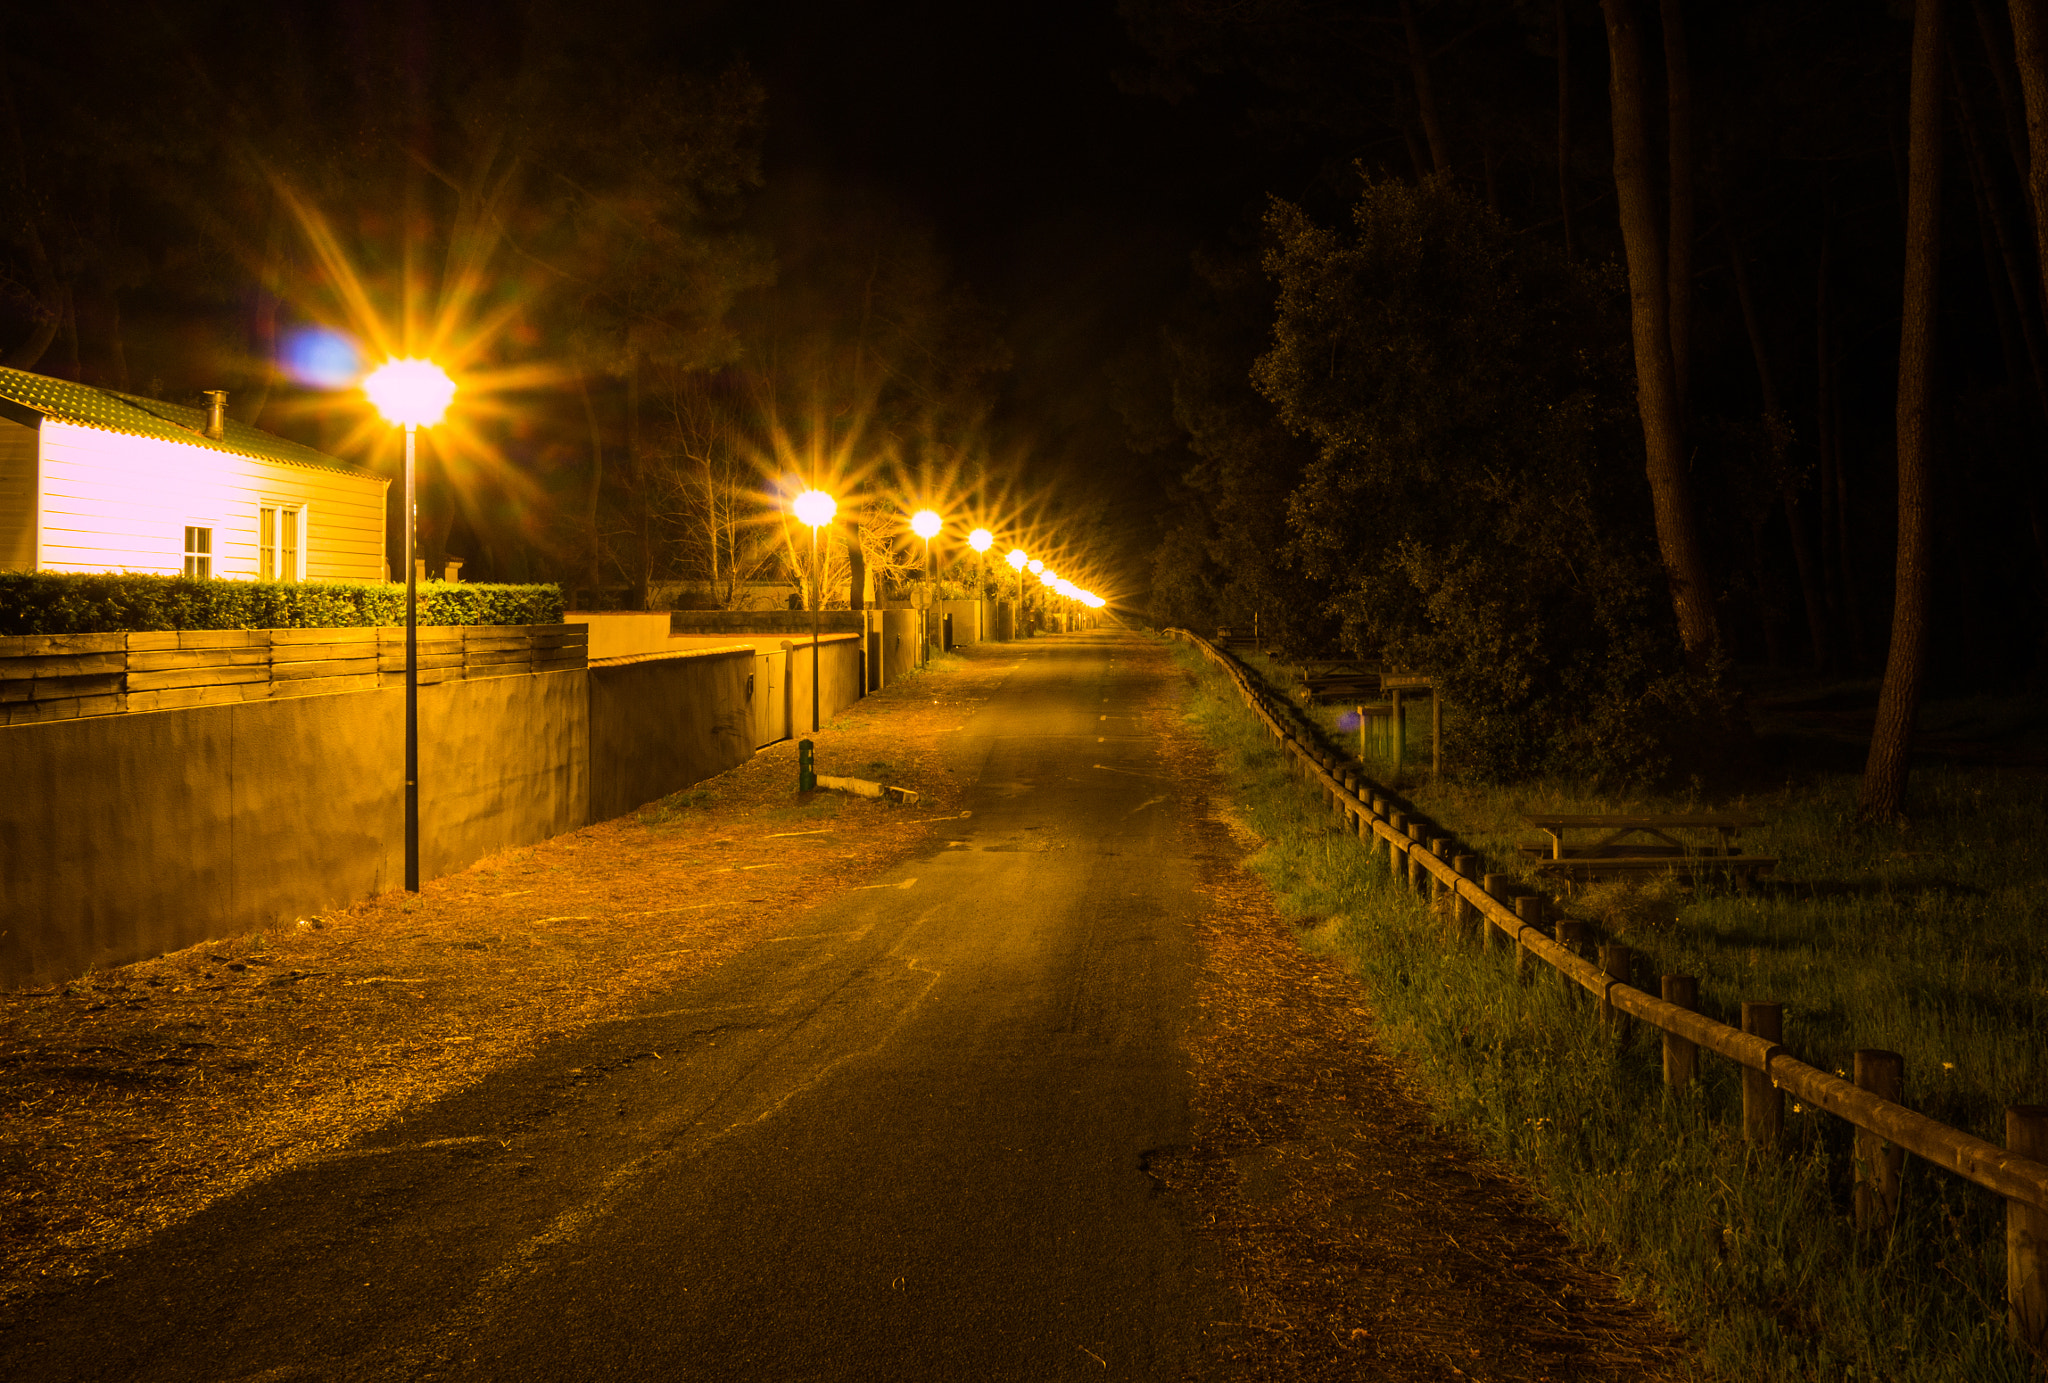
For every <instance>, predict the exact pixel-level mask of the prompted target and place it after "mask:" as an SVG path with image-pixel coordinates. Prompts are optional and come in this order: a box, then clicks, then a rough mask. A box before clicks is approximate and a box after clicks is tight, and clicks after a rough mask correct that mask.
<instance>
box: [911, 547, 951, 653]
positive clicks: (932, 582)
mask: <svg viewBox="0 0 2048 1383" xmlns="http://www.w3.org/2000/svg"><path fill="white" fill-rule="evenodd" d="M943 527H945V520H943V519H941V518H940V517H939V516H938V514H937V513H935V512H933V511H932V510H930V509H920V510H918V511H917V512H916V513H915V514H912V515H911V516H910V531H911V532H912V533H915V534H916V535H917V536H918V537H920V538H922V539H924V583H925V590H924V657H923V658H922V659H921V660H920V662H921V663H929V662H931V656H932V605H933V603H934V602H935V600H936V598H937V596H938V574H937V573H936V572H935V571H933V570H932V539H934V538H936V537H938V536H939V530H940V529H941V528H943Z"/></svg>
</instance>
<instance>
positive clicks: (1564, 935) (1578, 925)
mask: <svg viewBox="0 0 2048 1383" xmlns="http://www.w3.org/2000/svg"><path fill="white" fill-rule="evenodd" d="M1588 931H1589V929H1588V928H1587V925H1586V924H1585V923H1584V922H1575V921H1573V920H1572V919H1571V918H1569V917H1560V918H1558V919H1557V944H1558V945H1560V946H1562V947H1564V948H1565V950H1567V951H1570V952H1571V953H1572V954H1573V955H1575V956H1579V957H1582V958H1583V957H1584V956H1585V954H1586V942H1587V941H1588V940H1589V939H1590V938H1589V935H1588Z"/></svg>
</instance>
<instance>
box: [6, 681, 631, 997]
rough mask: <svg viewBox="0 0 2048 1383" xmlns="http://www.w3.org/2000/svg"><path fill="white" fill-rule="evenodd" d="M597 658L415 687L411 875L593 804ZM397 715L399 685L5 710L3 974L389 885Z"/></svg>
mask: <svg viewBox="0 0 2048 1383" xmlns="http://www.w3.org/2000/svg"><path fill="white" fill-rule="evenodd" d="M587 677H588V674H587V673H586V672H584V671H581V670H577V671H568V672H552V673H537V674H529V675H525V676H516V677H493V678H485V679H480V680H474V681H463V682H447V683H441V684H438V685H434V686H428V687H423V688H421V691H420V817H421V823H422V826H421V832H420V838H421V860H420V869H421V873H422V875H423V876H425V877H427V878H433V877H436V876H438V875H442V874H447V873H451V872H453V871H455V870H457V869H460V868H462V867H464V866H465V865H467V864H469V863H470V862H472V861H473V860H476V859H478V858H480V857H481V856H483V855H485V854H488V853H490V852H491V851H494V850H501V849H505V848H507V847H509V846H513V845H522V844H528V843H531V842H533V841H538V840H543V839H546V838H547V837H549V836H552V835H557V834H560V833H561V832H563V831H567V830H572V829H574V828H576V827H577V826H580V825H582V824H583V823H584V822H585V821H587V820H588V819H589V806H590V794H589V779H588V770H587V764H588V762H589V753H590V745H589V736H588V731H589V723H588V711H589V699H588V684H587ZM404 733H405V694H404V692H403V691H402V690H400V689H396V688H392V689H386V690H381V691H371V692H351V693H343V694H340V695H334V696H310V697H302V698H290V699H279V700H267V701H251V702H243V703H240V704H236V705H226V706H205V707H193V708H188V709H181V710H175V711H160V712H145V713H139V714H131V715H118V716H105V717H96V718H92V719H86V720H69V721H57V722H51V723H46V724H38V725H15V726H8V727H6V728H4V729H0V781H5V782H7V783H9V784H10V787H11V790H10V791H9V792H8V793H6V794H5V795H4V796H0V851H4V855H0V985H4V986H7V987H19V986H23V985H33V984H39V983H47V982H50V981H53V980H57V979H63V978H67V977H69V976H71V975H75V974H78V973H80V972H82V971H83V970H85V969H87V968H90V967H93V966H106V965H119V964H124V963H126V962H128V961H133V960H140V959H143V958H145V957H147V956H152V955H157V954H160V953H162V952H164V951H168V950H175V949H177V948H179V947H183V946H189V945H192V944H193V943H195V942H198V941H203V940H206V939H208V938H209V937H218V936H227V935H234V934H238V933H241V932H245V931H248V930H251V929H254V928H259V927H268V926H273V925H278V924H281V923H287V922H290V921H291V920H292V919H294V918H296V917H298V916H301V915H303V914H306V913H310V912H317V911H320V910H321V909H323V908H329V907H333V906H336V905H339V904H343V903H348V902H351V901H353V900H355V899H357V898H361V897H364V896H367V895H369V894H372V893H376V892H380V891H382V890H385V889H389V888H394V887H397V886H399V884H400V883H401V882H402V881H403V871H404V862H403V854H402V851H403V824H404V796H403V778H404V772H403V770H404V742H405V741H404Z"/></svg>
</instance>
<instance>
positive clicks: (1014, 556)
mask: <svg viewBox="0 0 2048 1383" xmlns="http://www.w3.org/2000/svg"><path fill="white" fill-rule="evenodd" d="M1008 560H1009V563H1010V565H1011V566H1012V567H1013V568H1015V569H1016V570H1018V571H1022V570H1024V564H1025V563H1026V562H1028V561H1030V560H1031V558H1030V557H1029V556H1028V555H1027V554H1026V553H1025V551H1024V549H1023V548H1021V547H1013V548H1011V549H1010V556H1009V558H1008Z"/></svg>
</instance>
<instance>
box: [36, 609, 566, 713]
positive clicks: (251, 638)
mask: <svg viewBox="0 0 2048 1383" xmlns="http://www.w3.org/2000/svg"><path fill="white" fill-rule="evenodd" d="M418 642H419V680H420V682H421V684H422V685H427V684H431V683H434V682H454V681H462V680H464V679H466V678H472V677H502V676H506V675H509V674H512V673H520V672H556V671H563V670H568V669H574V668H580V667H583V666H584V665H585V663H586V661H587V656H586V655H587V653H588V651H589V643H590V633H589V626H587V625H582V624H491V625H446V626H434V627H431V628H422V629H420V630H419V631H418ZM404 680H405V629H404V627H403V626H382V627H377V628H360V629H187V630H168V631H161V632H155V633H144V634H15V635H8V636H5V637H0V725H20V724H26V723H30V722H35V721H45V720H73V719H77V718H80V717H84V716H102V715H120V714H122V713H124V712H128V711H164V710H171V709H173V708H176V707H180V706H209V705H218V704H221V703H224V702H232V701H259V700H263V699H265V698H268V697H279V696H321V695H326V694H329V693H333V692H349V691H372V690H375V689H376V688H378V687H390V686H397V685H399V684H401V683H403V681H404Z"/></svg>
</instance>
